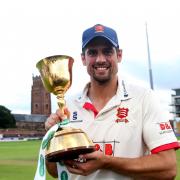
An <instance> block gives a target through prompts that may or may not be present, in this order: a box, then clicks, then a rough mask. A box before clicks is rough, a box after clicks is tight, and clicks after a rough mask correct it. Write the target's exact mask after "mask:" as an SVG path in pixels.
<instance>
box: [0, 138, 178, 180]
mask: <svg viewBox="0 0 180 180" xmlns="http://www.w3.org/2000/svg"><path fill="white" fill-rule="evenodd" d="M39 147H40V141H26V142H0V179H1V180H33V178H34V174H35V171H36V167H37V158H38V153H39ZM176 153H177V159H178V172H179V174H178V176H177V178H176V180H179V179H180V150H178V151H176ZM47 180H53V178H51V177H50V176H49V175H48V177H47Z"/></svg>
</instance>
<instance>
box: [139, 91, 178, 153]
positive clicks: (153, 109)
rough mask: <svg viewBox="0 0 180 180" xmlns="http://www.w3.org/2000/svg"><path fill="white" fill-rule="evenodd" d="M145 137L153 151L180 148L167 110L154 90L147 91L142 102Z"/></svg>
mask: <svg viewBox="0 0 180 180" xmlns="http://www.w3.org/2000/svg"><path fill="white" fill-rule="evenodd" d="M142 109H143V111H142V117H143V138H144V142H145V144H146V145H147V147H148V148H149V150H150V151H151V152H152V153H157V152H159V151H163V150H167V149H172V148H179V143H178V141H177V138H176V136H175V134H174V131H173V129H172V127H171V124H170V122H169V120H168V117H167V115H166V113H165V111H164V110H163V109H162V108H161V105H160V102H159V100H158V98H157V96H156V95H155V93H154V92H153V91H152V90H148V91H147V92H146V93H145V96H144V99H143V103H142Z"/></svg>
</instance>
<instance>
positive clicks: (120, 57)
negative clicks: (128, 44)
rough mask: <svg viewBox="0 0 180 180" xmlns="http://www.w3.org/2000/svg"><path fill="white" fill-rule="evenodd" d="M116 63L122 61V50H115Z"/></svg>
mask: <svg viewBox="0 0 180 180" xmlns="http://www.w3.org/2000/svg"><path fill="white" fill-rule="evenodd" d="M117 58H118V63H120V62H121V61H122V49H118V50H117Z"/></svg>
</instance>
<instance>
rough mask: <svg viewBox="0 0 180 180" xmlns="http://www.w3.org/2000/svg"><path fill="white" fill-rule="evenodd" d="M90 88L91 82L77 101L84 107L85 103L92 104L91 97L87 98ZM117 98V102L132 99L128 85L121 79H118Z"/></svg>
mask: <svg viewBox="0 0 180 180" xmlns="http://www.w3.org/2000/svg"><path fill="white" fill-rule="evenodd" d="M89 87H90V82H89V83H87V84H86V86H85V87H84V89H83V91H82V92H81V94H80V95H79V96H78V97H77V99H76V100H77V101H78V102H79V103H82V105H84V103H85V102H90V100H89V97H88V96H87V93H88V89H89ZM115 96H117V98H116V100H117V101H118V102H119V100H121V101H125V100H128V99H131V98H132V97H131V94H130V90H129V86H128V84H127V83H126V82H125V81H124V80H121V79H120V78H118V88H117V92H116V95H115Z"/></svg>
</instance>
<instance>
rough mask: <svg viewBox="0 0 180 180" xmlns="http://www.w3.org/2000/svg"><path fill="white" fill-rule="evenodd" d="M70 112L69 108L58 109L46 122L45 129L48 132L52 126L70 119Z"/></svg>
mask: <svg viewBox="0 0 180 180" xmlns="http://www.w3.org/2000/svg"><path fill="white" fill-rule="evenodd" d="M69 117H70V112H69V110H68V109H67V108H63V109H58V110H56V113H53V114H51V115H50V116H49V117H48V118H47V120H46V122H45V129H46V130H47V131H48V130H49V129H50V128H51V127H52V126H54V125H55V124H57V123H58V122H61V121H63V120H64V119H67V118H68V119H69Z"/></svg>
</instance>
